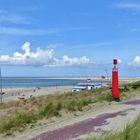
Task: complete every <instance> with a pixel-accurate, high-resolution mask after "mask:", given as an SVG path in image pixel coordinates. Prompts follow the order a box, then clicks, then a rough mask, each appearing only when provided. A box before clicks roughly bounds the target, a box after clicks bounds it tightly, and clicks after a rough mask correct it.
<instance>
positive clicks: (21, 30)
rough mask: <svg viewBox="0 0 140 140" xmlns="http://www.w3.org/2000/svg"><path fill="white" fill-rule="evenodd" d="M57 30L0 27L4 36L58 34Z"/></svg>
mask: <svg viewBox="0 0 140 140" xmlns="http://www.w3.org/2000/svg"><path fill="white" fill-rule="evenodd" d="M57 33H58V32H57V31H56V30H53V29H50V30H45V29H44V30H43V29H24V28H14V27H0V34H4V35H34V36H39V35H48V34H57Z"/></svg>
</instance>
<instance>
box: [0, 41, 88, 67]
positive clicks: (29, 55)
mask: <svg viewBox="0 0 140 140" xmlns="http://www.w3.org/2000/svg"><path fill="white" fill-rule="evenodd" d="M30 45H31V44H30V42H26V43H24V44H23V45H22V50H23V53H20V52H14V53H13V55H12V56H9V55H1V56H0V63H1V64H7V65H29V66H45V67H52V66H53V67H56V66H57V67H59V66H73V65H74V66H81V65H86V64H89V63H90V60H89V59H88V58H87V57H86V56H82V57H79V58H78V57H73V58H72V57H69V56H67V55H64V56H63V57H62V59H57V58H56V57H55V52H54V50H53V49H48V50H42V49H40V48H37V49H36V51H35V52H32V51H31V50H30Z"/></svg>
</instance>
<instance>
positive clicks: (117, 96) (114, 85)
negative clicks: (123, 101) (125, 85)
mask: <svg viewBox="0 0 140 140" xmlns="http://www.w3.org/2000/svg"><path fill="white" fill-rule="evenodd" d="M113 64H114V68H113V70H112V97H113V98H114V99H115V100H119V99H120V92H119V82H118V69H117V64H118V62H117V59H114V60H113Z"/></svg>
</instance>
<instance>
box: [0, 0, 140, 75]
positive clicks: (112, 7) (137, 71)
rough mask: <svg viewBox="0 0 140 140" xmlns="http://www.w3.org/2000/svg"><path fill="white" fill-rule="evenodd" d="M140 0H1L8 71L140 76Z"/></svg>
mask: <svg viewBox="0 0 140 140" xmlns="http://www.w3.org/2000/svg"><path fill="white" fill-rule="evenodd" d="M139 25H140V1H138V0H123V1H122V0H23V1H19V0H0V65H1V68H2V75H3V76H48V77H50V76H53V77H55V76H60V77H64V76H73V77H76V76H77V77H79V76H86V77H96V76H101V75H106V72H108V74H109V76H111V71H112V68H113V64H112V61H113V59H114V58H117V59H118V62H119V64H118V69H119V75H120V76H134V77H139V76H140V26H139Z"/></svg>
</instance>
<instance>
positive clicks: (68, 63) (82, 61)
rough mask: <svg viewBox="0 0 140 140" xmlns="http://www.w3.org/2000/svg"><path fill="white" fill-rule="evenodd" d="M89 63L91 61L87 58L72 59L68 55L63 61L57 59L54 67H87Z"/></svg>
mask: <svg viewBox="0 0 140 140" xmlns="http://www.w3.org/2000/svg"><path fill="white" fill-rule="evenodd" d="M89 63H90V60H89V58H87V57H86V56H82V57H80V58H78V57H74V58H71V57H69V56H67V55H64V56H63V58H62V59H56V58H55V62H54V66H73V65H75V66H76V65H78V66H80V65H86V64H89Z"/></svg>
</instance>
